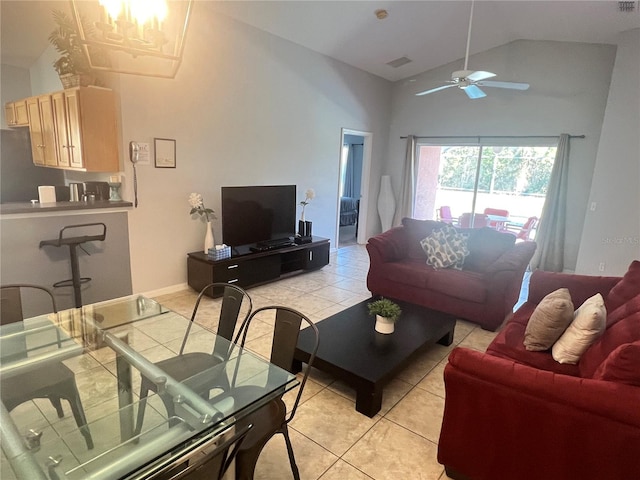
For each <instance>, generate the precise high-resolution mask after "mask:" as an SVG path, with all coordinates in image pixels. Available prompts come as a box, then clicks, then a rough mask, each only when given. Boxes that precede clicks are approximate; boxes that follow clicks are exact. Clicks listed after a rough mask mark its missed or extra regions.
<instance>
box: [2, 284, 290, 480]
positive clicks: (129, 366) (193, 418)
mask: <svg viewBox="0 0 640 480" xmlns="http://www.w3.org/2000/svg"><path fill="white" fill-rule="evenodd" d="M188 325H189V320H187V319H186V318H184V317H182V316H181V315H179V314H177V313H175V312H173V311H170V310H168V309H167V308H165V307H163V306H162V305H161V304H159V303H158V302H156V301H154V300H151V299H149V298H145V297H143V296H139V295H133V296H129V297H124V298H119V299H115V300H110V301H107V302H101V303H97V304H92V305H87V306H84V307H82V308H78V309H71V310H65V311H62V312H59V313H57V314H46V315H41V316H37V317H33V318H28V319H25V320H24V321H23V322H17V323H13V324H8V325H3V326H2V327H0V360H1V361H0V379H8V378H11V377H13V376H16V375H23V374H24V373H25V372H30V371H33V370H36V369H38V368H39V367H41V366H42V365H45V364H47V363H49V362H64V364H65V365H66V366H68V367H69V368H70V369H71V370H72V371H73V372H74V374H75V380H76V384H77V387H78V391H79V394H80V398H81V402H82V404H83V407H84V411H85V413H86V417H87V426H86V427H83V428H82V429H81V428H79V427H78V426H77V425H76V423H75V421H74V419H73V416H72V415H70V413H69V408H68V405H67V403H66V402H63V407H64V409H65V417H64V418H58V416H57V415H56V414H55V409H54V408H53V407H52V406H51V404H50V403H49V402H48V400H46V399H40V400H34V401H29V402H25V404H22V405H20V406H18V407H16V408H15V409H14V410H12V412H9V411H8V410H7V408H6V407H5V406H4V404H2V405H0V413H1V417H0V431H1V434H2V438H1V440H2V457H1V467H2V470H1V472H0V478H2V479H3V480H6V479H12V478H15V479H24V480H36V479H52V480H53V479H69V480H71V479H100V480H108V479H142V478H144V479H150V478H164V477H163V475H164V474H165V473H166V471H167V470H169V469H171V468H172V467H173V466H175V465H176V464H178V463H179V462H180V461H182V459H183V458H187V457H190V456H192V455H193V454H194V452H197V451H198V449H202V448H203V445H206V446H207V447H208V448H209V447H211V445H215V444H216V442H218V441H220V440H221V439H223V438H226V436H228V435H229V434H230V432H233V429H234V425H235V424H236V422H238V421H239V420H241V419H242V418H243V417H244V416H246V415H247V414H249V413H251V412H253V411H255V410H256V409H258V408H260V407H261V406H263V405H264V404H266V403H267V402H269V401H270V400H271V399H273V398H275V397H277V396H280V395H282V394H283V393H285V392H286V391H288V390H290V389H292V388H294V387H295V386H296V385H298V380H297V379H296V377H295V375H293V374H291V373H289V372H287V371H285V370H283V369H281V368H279V367H277V366H275V365H273V364H271V363H269V362H268V361H267V360H265V359H264V358H261V357H259V356H257V355H255V354H254V353H252V352H250V351H248V350H246V349H243V348H241V347H240V346H237V345H232V344H231V343H229V342H227V341H226V340H225V339H224V338H222V337H217V336H216V335H215V334H214V333H213V332H211V331H209V330H207V329H205V328H203V327H201V326H199V325H197V324H195V325H193V326H192V328H191V331H190V333H189V340H188V342H187V345H186V350H185V352H190V351H203V352H207V353H211V352H212V350H213V345H214V344H215V345H216V351H219V350H218V349H219V348H220V346H221V344H222V345H223V346H225V345H224V344H225V342H226V347H227V348H224V351H225V352H227V351H228V352H229V354H228V355H227V356H226V358H225V359H224V360H223V361H221V363H219V364H218V365H216V366H215V367H213V368H210V369H208V370H205V371H203V372H200V373H198V374H197V375H194V376H193V377H190V378H188V379H187V380H184V381H182V382H178V381H176V380H174V379H172V378H171V377H170V376H168V375H167V374H166V373H165V372H163V371H162V370H160V369H159V368H158V367H157V366H156V365H155V364H154V362H158V361H159V360H163V359H165V358H169V357H172V356H175V355H177V352H178V351H179V349H180V345H181V343H182V340H183V337H184V335H185V332H186V330H187V327H188ZM141 374H143V375H144V376H145V377H147V378H149V379H151V380H152V381H153V382H154V383H156V385H157V389H158V392H160V393H161V394H163V395H165V396H166V395H169V396H170V397H171V398H172V399H173V402H174V406H175V417H171V418H168V414H167V411H166V408H165V407H164V404H163V402H162V401H161V398H160V397H159V395H150V396H149V397H148V400H147V405H146V410H145V416H144V422H143V425H142V430H141V431H140V433H139V434H134V431H135V427H134V422H135V414H136V412H137V409H138V406H139V399H138V392H139V388H140V378H141ZM221 380H223V381H221ZM221 385H224V387H221ZM209 386H211V387H210V388H211V389H210V390H207V389H208V388H209ZM245 386H252V387H254V388H250V389H247V388H243V389H242V391H243V394H242V395H234V392H235V391H236V389H238V388H239V387H245ZM203 387H205V388H204V389H203ZM255 387H258V388H255ZM203 391H208V395H202V392H203ZM196 392H199V393H200V394H197V393H196ZM246 392H251V395H247V394H246ZM86 428H88V431H89V432H90V434H91V437H92V439H93V444H94V446H93V448H91V449H89V448H88V446H87V442H86V438H85V436H86ZM83 429H84V430H83ZM83 435H84V436H83Z"/></svg>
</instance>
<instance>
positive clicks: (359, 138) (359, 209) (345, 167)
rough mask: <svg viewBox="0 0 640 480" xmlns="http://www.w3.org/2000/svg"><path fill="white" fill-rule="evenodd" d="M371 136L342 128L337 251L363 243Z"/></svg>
mask: <svg viewBox="0 0 640 480" xmlns="http://www.w3.org/2000/svg"><path fill="white" fill-rule="evenodd" d="M370 163H371V133H370V132H362V131H358V130H349V129H346V128H343V129H342V135H341V142H340V164H339V165H340V167H339V183H338V209H337V211H338V215H337V217H338V220H337V228H336V232H337V233H336V236H337V241H336V245H338V248H343V247H347V246H349V245H355V244H358V243H364V242H365V237H366V234H365V231H366V226H365V221H366V220H365V219H366V218H367V216H366V210H367V205H366V203H367V200H366V199H367V198H368V193H369V171H370Z"/></svg>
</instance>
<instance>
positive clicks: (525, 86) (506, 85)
mask: <svg viewBox="0 0 640 480" xmlns="http://www.w3.org/2000/svg"><path fill="white" fill-rule="evenodd" d="M478 85H480V86H482V87H496V88H510V89H511V90H528V89H529V84H528V83H517V82H495V81H493V80H489V81H487V82H480V83H478Z"/></svg>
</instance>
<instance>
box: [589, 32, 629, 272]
mask: <svg viewBox="0 0 640 480" xmlns="http://www.w3.org/2000/svg"><path fill="white" fill-rule="evenodd" d="M638 52H640V29H635V30H631V31H629V32H625V33H624V34H622V35H621V36H620V39H619V42H618V53H617V56H616V62H615V66H614V69H613V76H612V79H611V91H610V93H609V99H608V102H607V108H606V112H605V117H604V124H603V127H602V135H601V139H600V145H599V146H598V155H597V157H596V164H595V169H594V171H593V182H592V185H591V193H590V197H589V204H591V202H595V203H596V210H595V211H591V210H588V211H587V215H586V218H585V223H584V231H583V233H582V241H581V243H580V254H579V256H578V265H577V270H578V271H580V272H583V273H587V274H593V275H598V274H600V275H622V274H624V272H626V270H627V268H628V266H629V263H631V261H632V260H633V259H640V208H639V207H640V55H639V54H638ZM601 262H604V264H605V269H604V272H600V271H599V265H600V263H601Z"/></svg>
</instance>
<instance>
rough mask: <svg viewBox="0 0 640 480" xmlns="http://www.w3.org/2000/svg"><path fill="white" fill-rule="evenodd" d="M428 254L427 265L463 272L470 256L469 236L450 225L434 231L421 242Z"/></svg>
mask: <svg viewBox="0 0 640 480" xmlns="http://www.w3.org/2000/svg"><path fill="white" fill-rule="evenodd" d="M420 246H422V249H423V250H424V251H425V253H426V254H427V265H431V266H432V267H433V268H436V269H438V268H449V267H451V268H455V269H456V270H462V265H463V264H464V259H465V257H466V256H467V255H469V249H468V248H467V236H466V235H463V234H461V233H458V231H457V230H456V229H455V228H454V227H451V226H449V225H446V226H444V227H442V228H440V229H438V230H434V231H433V232H432V233H431V235H429V236H428V237H426V238H423V239H422V240H421V241H420Z"/></svg>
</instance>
